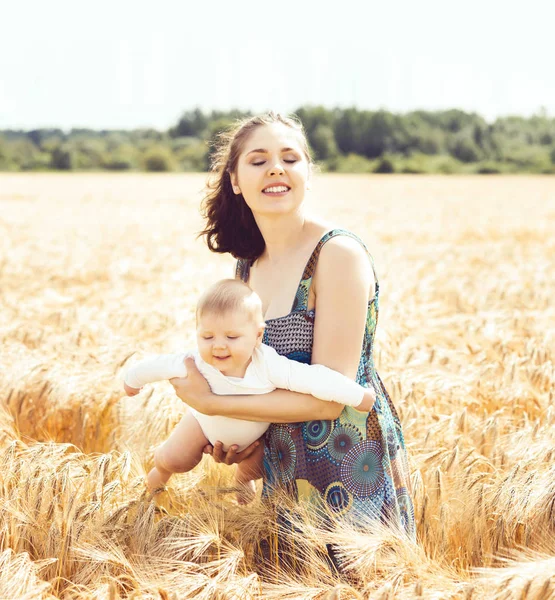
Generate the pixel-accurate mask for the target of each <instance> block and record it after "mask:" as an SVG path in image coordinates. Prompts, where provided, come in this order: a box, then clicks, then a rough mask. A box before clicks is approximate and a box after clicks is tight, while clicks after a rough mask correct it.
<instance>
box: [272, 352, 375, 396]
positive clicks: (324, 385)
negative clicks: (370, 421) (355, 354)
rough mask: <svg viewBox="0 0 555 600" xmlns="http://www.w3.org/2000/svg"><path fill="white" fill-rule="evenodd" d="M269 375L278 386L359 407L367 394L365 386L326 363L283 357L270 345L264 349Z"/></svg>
mask: <svg viewBox="0 0 555 600" xmlns="http://www.w3.org/2000/svg"><path fill="white" fill-rule="evenodd" d="M263 356H264V361H265V366H266V375H267V377H268V379H269V380H270V382H271V383H272V384H273V385H275V386H276V388H282V389H285V390H291V391H292V392H301V393H302V394H310V395H312V396H314V397H316V398H319V399H320V400H329V401H333V402H339V403H340V404H346V405H348V406H358V405H359V404H360V403H361V402H362V399H363V397H364V392H365V389H364V388H363V387H362V386H361V385H359V384H358V383H356V381H353V380H352V379H349V378H348V377H346V376H345V375H342V374H341V373H338V372H337V371H334V370H332V369H329V368H328V367H324V365H307V364H305V363H300V362H298V361H296V360H290V359H289V358H286V357H285V356H280V355H279V354H278V353H277V352H276V351H275V350H274V349H273V348H270V347H269V346H267V347H265V348H264V353H263Z"/></svg>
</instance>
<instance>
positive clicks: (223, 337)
mask: <svg viewBox="0 0 555 600" xmlns="http://www.w3.org/2000/svg"><path fill="white" fill-rule="evenodd" d="M263 334H264V318H263V316H262V302H261V301H260V298H259V296H258V294H256V293H255V292H253V291H252V290H251V288H250V287H249V286H248V285H247V284H246V283H243V282H242V281H240V280H239V279H222V280H221V281H218V282H216V283H215V284H214V285H212V286H210V287H209V288H208V289H207V290H206V291H205V292H204V294H203V295H202V296H201V297H200V300H199V302H198V304H197V344H198V350H199V353H200V356H201V358H202V359H203V360H204V361H205V362H207V363H208V364H209V365H212V366H213V367H215V368H216V369H218V370H219V371H221V372H222V373H223V374H224V375H227V376H232V377H243V376H244V374H245V371H246V369H247V367H248V365H249V363H250V361H251V357H252V354H253V352H254V349H255V348H257V347H258V346H260V344H261V343H262V336H263Z"/></svg>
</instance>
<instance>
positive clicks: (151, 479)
mask: <svg viewBox="0 0 555 600" xmlns="http://www.w3.org/2000/svg"><path fill="white" fill-rule="evenodd" d="M206 444H208V440H207V439H206V436H205V435H204V433H203V431H202V429H201V427H200V425H199V423H198V421H197V420H196V419H195V417H194V416H193V413H192V412H191V411H187V412H186V413H185V415H184V416H183V418H182V419H181V421H179V423H178V424H177V425H176V427H175V429H174V430H173V431H172V432H171V434H170V437H169V438H168V439H167V440H166V441H165V442H164V443H163V444H162V445H161V446H159V447H158V448H156V450H155V451H154V468H153V469H152V471H150V473H149V474H148V477H147V484H148V488H149V489H150V490H151V491H154V490H156V489H158V488H160V487H163V486H164V485H166V483H167V482H168V479H169V478H170V477H171V476H172V474H173V473H186V472H187V471H190V470H191V469H193V468H194V467H196V466H197V465H198V463H199V462H200V459H201V458H202V449H203V448H204V446H206Z"/></svg>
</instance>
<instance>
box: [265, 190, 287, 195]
mask: <svg viewBox="0 0 555 600" xmlns="http://www.w3.org/2000/svg"><path fill="white" fill-rule="evenodd" d="M290 191H291V190H287V191H286V192H262V193H263V194H264V195H265V196H275V197H278V196H285V194H288V193H289V192H290Z"/></svg>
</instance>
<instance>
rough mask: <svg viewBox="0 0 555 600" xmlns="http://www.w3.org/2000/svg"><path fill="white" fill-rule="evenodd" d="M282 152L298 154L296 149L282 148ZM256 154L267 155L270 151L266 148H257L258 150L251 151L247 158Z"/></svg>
mask: <svg viewBox="0 0 555 600" xmlns="http://www.w3.org/2000/svg"><path fill="white" fill-rule="evenodd" d="M281 151H282V152H291V151H293V152H296V150H295V149H294V148H282V149H281ZM255 152H259V153H264V154H267V153H268V150H266V148H257V149H256V150H251V151H250V152H247V156H248V155H249V154H254V153H255Z"/></svg>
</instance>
